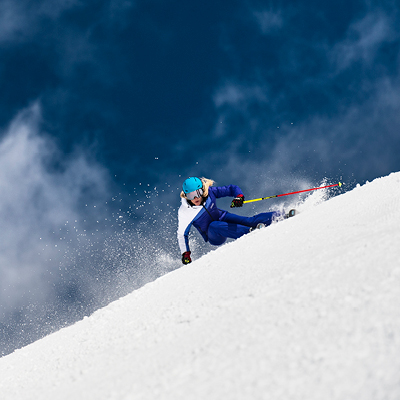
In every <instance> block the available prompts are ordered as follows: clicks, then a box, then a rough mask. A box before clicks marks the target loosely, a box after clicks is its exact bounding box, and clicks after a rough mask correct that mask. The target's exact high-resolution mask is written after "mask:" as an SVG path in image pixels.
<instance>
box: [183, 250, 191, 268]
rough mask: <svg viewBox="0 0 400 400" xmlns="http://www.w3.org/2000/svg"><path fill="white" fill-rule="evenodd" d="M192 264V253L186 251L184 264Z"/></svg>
mask: <svg viewBox="0 0 400 400" xmlns="http://www.w3.org/2000/svg"><path fill="white" fill-rule="evenodd" d="M191 262H192V259H191V258H190V251H185V252H184V253H183V254H182V264H184V265H186V264H190V263H191Z"/></svg>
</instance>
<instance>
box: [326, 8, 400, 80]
mask: <svg viewBox="0 0 400 400" xmlns="http://www.w3.org/2000/svg"><path fill="white" fill-rule="evenodd" d="M393 23H394V21H393V20H392V19H391V18H390V16H388V15H387V14H384V13H380V12H377V13H376V12H371V13H369V14H367V15H365V16H364V18H362V19H361V20H359V21H356V22H354V23H353V24H352V25H351V26H350V27H349V29H348V31H347V35H346V38H345V39H344V40H343V41H341V42H338V43H337V44H335V46H334V47H333V48H332V50H331V51H330V54H329V57H330V60H331V62H332V63H333V64H334V65H335V67H336V69H337V70H338V72H340V71H342V70H344V69H346V68H349V67H350V66H351V65H352V64H353V63H355V62H358V61H362V62H363V63H366V64H370V63H371V62H372V61H374V59H375V56H376V54H377V51H378V50H379V48H380V47H381V46H382V45H383V44H384V43H388V42H392V41H394V40H397V39H398V38H399V33H398V30H397V29H395V27H394V26H393Z"/></svg>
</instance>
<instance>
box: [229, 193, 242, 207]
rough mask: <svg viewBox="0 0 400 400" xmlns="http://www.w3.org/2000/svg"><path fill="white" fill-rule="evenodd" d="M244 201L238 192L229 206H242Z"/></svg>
mask: <svg viewBox="0 0 400 400" xmlns="http://www.w3.org/2000/svg"><path fill="white" fill-rule="evenodd" d="M243 202H244V196H243V195H242V194H238V195H237V196H236V197H235V198H234V199H233V200H232V203H231V208H234V207H242V206H243Z"/></svg>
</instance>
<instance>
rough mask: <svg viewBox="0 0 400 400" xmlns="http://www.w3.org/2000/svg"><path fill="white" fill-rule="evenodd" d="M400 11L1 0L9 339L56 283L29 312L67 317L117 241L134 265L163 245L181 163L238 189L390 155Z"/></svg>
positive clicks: (399, 104)
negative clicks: (49, 307)
mask: <svg viewBox="0 0 400 400" xmlns="http://www.w3.org/2000/svg"><path fill="white" fill-rule="evenodd" d="M399 12H400V5H399V4H398V2H396V1H369V0H368V1H355V0H351V1H337V2H334V3H332V2H320V1H306V2H302V3H297V2H284V1H271V2H265V1H241V2H232V1H219V2H211V1H201V2H200V1H192V2H183V1H169V2H165V1H159V0H137V1H129V0H108V1H99V0H97V1H85V2H83V1H78V0H64V1H58V2H57V4H55V3H54V2H52V1H49V0H38V1H35V3H34V4H33V3H32V2H31V1H24V0H21V1H19V2H14V1H11V0H0V60H1V61H0V85H1V96H0V165H1V166H2V168H1V174H0V188H1V191H2V196H1V200H0V222H1V223H2V226H3V233H2V245H1V247H0V261H1V265H0V268H1V277H2V291H3V293H2V304H3V311H2V313H3V314H2V315H3V319H2V322H1V324H3V325H2V327H3V328H2V329H6V330H7V335H8V337H10V338H11V339H10V342H13V343H20V342H19V341H18V340H22V339H18V338H15V332H20V331H21V328H20V326H21V325H23V323H24V321H25V320H26V319H27V318H28V317H27V314H29V313H28V312H27V311H26V310H27V309H28V308H29V307H31V308H33V309H34V310H33V311H32V310H31V311H30V312H31V316H32V315H36V314H40V313H41V315H42V314H43V312H42V311H40V310H42V309H43V304H45V305H48V304H49V303H51V302H53V303H54V298H55V297H56V298H57V299H59V308H58V309H57V310H56V311H54V312H51V313H50V314H51V315H50V316H48V315H47V314H43V315H45V317H46V318H47V317H48V318H47V319H46V321H47V322H48V321H50V322H48V323H49V325H52V324H53V325H54V324H56V323H55V322H52V321H54V318H55V317H54V315H55V313H58V314H59V315H60V314H62V315H63V318H64V319H66V320H68V321H70V320H71V318H70V319H68V318H69V317H68V315H71V313H72V314H74V315H78V316H79V315H80V314H79V312H78V311H77V310H76V308H77V304H78V305H79V306H80V307H83V308H84V307H87V306H88V304H89V303H90V304H91V305H92V308H96V307H97V306H98V305H99V304H103V303H104V302H106V300H104V299H107V298H113V297H115V296H116V295H117V294H119V293H120V292H118V290H117V289H115V288H116V287H117V286H118V285H119V286H118V287H120V286H121V285H122V286H123V283H121V282H123V277H121V278H118V279H117V280H118V282H117V283H115V282H113V283H110V284H108V283H107V284H106V283H104V282H109V281H110V274H111V275H112V273H113V272H115V268H117V267H116V266H117V265H119V264H121V263H122V264H123V265H124V266H125V269H124V271H122V272H121V274H122V275H123V276H125V275H126V276H129V277H131V276H132V275H134V274H133V273H132V271H131V270H129V268H132V267H130V266H131V265H132V261H130V259H131V258H132V257H130V256H126V258H124V259H123V260H122V261H121V257H123V256H122V255H121V254H130V255H131V256H132V254H133V253H135V257H134V258H135V262H134V263H133V264H134V265H135V268H136V267H137V265H138V264H140V265H141V267H140V268H139V267H138V268H137V269H140V270H145V269H146V268H150V269H151V267H147V266H148V265H149V263H148V262H144V261H143V262H142V261H138V258H140V259H141V260H143V259H147V257H150V258H151V259H152V258H154V257H155V256H156V255H157V257H158V258H159V259H160V258H161V259H164V260H166V261H165V262H164V264H167V265H170V264H169V263H170V262H171V263H172V261H171V260H170V257H172V259H173V258H174V257H175V256H176V257H177V258H179V254H175V253H174V250H173V249H174V248H175V247H174V246H175V243H174V229H175V226H174V224H175V222H176V220H175V211H176V207H177V205H178V201H177V195H178V193H177V191H178V189H177V188H179V186H180V183H181V181H182V180H183V179H184V178H185V177H187V176H192V175H202V176H207V177H210V178H213V179H215V180H216V181H217V183H219V184H230V183H235V184H238V185H239V186H241V187H242V189H243V190H244V192H245V195H246V196H247V197H248V198H251V197H260V196H265V195H272V194H276V193H280V192H283V191H292V190H296V189H304V188H305V187H307V186H309V185H311V186H314V185H318V184H319V183H320V182H322V180H323V179H324V178H327V179H328V181H332V182H336V181H337V180H339V179H340V180H343V181H345V182H346V183H347V184H348V187H351V186H352V185H354V184H355V183H363V182H365V181H366V180H372V179H374V178H376V177H379V176H382V175H387V174H389V173H390V172H392V171H398V170H399V169H400V133H399V127H400V51H399V50H400V28H399V27H400V14H399ZM271 204H272V205H273V203H271ZM269 206H270V205H268V207H269ZM89 209H90V212H89V211H88V210H89ZM248 212H252V210H250V209H249V211H248ZM120 217H121V218H120ZM125 219H126V220H129V222H128V221H126V224H125V225H123V224H122V223H121V220H124V222H125ZM146 221H147V223H146ZM98 224H100V225H101V227H100V225H98ZM127 224H129V228H127V226H128V225H127ZM72 225H74V226H72ZM138 226H140V227H141V228H140V229H139V228H138ZM154 226H155V227H157V228H156V232H158V231H162V232H163V233H162V234H161V233H160V234H157V233H155V232H154V229H152V227H154ZM160 226H161V227H162V229H160V228H159V227H160ZM166 233H167V234H166ZM60 241H61V242H60ZM148 242H150V243H151V245H148ZM132 243H134V244H135V243H136V244H137V246H136V247H135V245H134V244H132ZM134 247H135V248H134ZM83 248H84V249H85V250H84V251H83V250H82V249H83ZM160 248H163V249H164V252H163V254H161V255H160V254H159V253H158V251H159V250H160ZM21 249H23V250H21ZM43 249H45V250H46V251H44V250H43ZM49 249H52V250H51V252H50V250H49ZM121 249H123V250H124V251H125V253H124V251H121ZM127 249H128V250H129V251H128V250H127ZM149 249H150V250H149ZM140 251H142V253H140ZM143 252H145V253H146V257H144V256H143ZM50 253H51V254H50ZM94 254H95V257H94ZM105 254H107V255H106V256H105ZM85 257H89V258H90V261H89V260H88V259H87V258H85ZM96 257H97V258H96ZM113 257H114V258H113ZM163 257H164V258H163ZM82 258H85V259H84V260H83V259H82ZM94 258H96V262H94V261H93V259H94ZM106 259H107V262H106V261H105V260H106ZM141 263H142V264H141ZM100 264H101V265H103V266H104V267H102V268H99V265H100ZM145 264H146V265H147V266H146V267H145ZM160 265H162V263H160ZM171 265H172V264H171ZM153 268H155V269H156V270H157V268H161V269H162V267H160V266H158V264H157V266H154V265H153ZM168 268H169V267H168ZM171 268H174V267H171ZM117 269H118V268H117ZM88 270H90V272H88ZM99 270H101V273H99ZM60 271H64V272H60ZM109 271H112V272H109ZM160 271H161V270H160ZM160 271H159V272H153V273H150V274H149V277H146V278H143V279H142V280H141V279H139V278H135V279H136V281H135V282H136V284H137V285H140V283H141V282H142V281H145V280H146V279H152V278H154V276H156V275H157V274H158V273H162V271H161V272H160ZM99 274H100V275H101V274H103V275H102V276H101V277H99ZM124 274H125V275H124ZM114 275H115V274H114ZM122 275H121V276H122ZM145 275H146V274H145ZM43 276H45V279H43ZM126 276H125V277H126ZM135 276H136V277H137V276H138V274H136V275H135ZM146 276H147V275H146ZM102 279H103V280H102ZM132 279H133V278H132ZM135 279H133V280H135ZM99 280H100V281H101V282H103V283H102V284H101V288H100V289H101V290H100V289H99V287H98V286H96V284H95V282H98V281H99ZM111 287H112V290H111V289H110V288H111ZM110 290H111V292H112V294H109V295H108V294H107V293H108V292H109V291H110ZM124 290H129V288H128V289H124ZM100 292H101V293H100ZM122 292H123V290H122ZM122 292H121V293H122ZM27 293H31V294H30V295H28V294H27ZM32 293H33V294H32ZM66 299H67V300H68V301H67V300H66ZM99 299H100V300H99ZM66 301H67V302H68V305H66ZM4 304H5V305H4ZM32 304H35V306H30V305H32ZM57 304H58V303H57ZM18 307H19V309H21V308H22V310H25V311H20V312H16V311H15V310H16V309H18ZM71 309H73V312H72V311H71ZM38 310H39V311H38ZM18 318H19V319H20V321H22V322H21V323H20V325H19V328H15V329H14V328H13V327H11V328H10V321H14V322H15V321H16V320H17V319H18ZM38 320H39V322H38V324H37V325H41V326H43V320H44V317H43V318H42V317H38ZM7 321H8V322H7ZM47 322H46V323H47ZM57 323H59V321H58V322H57ZM4 327H5V328H4ZM32 329H34V328H32ZM35 329H36V328H35ZM49 329H51V328H49ZM18 335H19V336H18ZM18 335H17V336H18V337H19V338H20V336H21V334H20V333H18ZM37 335H40V332H39V333H38V334H37ZM33 337H35V335H33V336H32V338H33ZM23 340H25V341H26V340H28V339H26V338H23Z"/></svg>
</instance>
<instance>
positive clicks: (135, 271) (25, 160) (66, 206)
mask: <svg viewBox="0 0 400 400" xmlns="http://www.w3.org/2000/svg"><path fill="white" fill-rule="evenodd" d="M40 126H41V110H40V105H39V104H38V103H35V104H34V105H32V106H31V107H30V108H28V109H26V110H24V111H22V112H20V113H19V114H18V115H17V117H16V118H15V119H14V120H13V121H12V123H11V124H10V126H9V127H8V129H6V130H5V131H3V132H1V141H0V193H1V196H0V224H1V230H0V304H1V306H0V330H1V335H0V337H1V339H0V348H1V354H6V353H8V352H9V351H11V350H13V349H14V348H16V347H20V346H21V345H24V344H27V343H29V342H31V341H33V340H35V339H37V338H38V337H41V336H42V335H44V334H46V333H48V332H50V331H53V330H54V329H57V328H58V327H59V326H60V325H63V324H68V323H71V322H73V321H75V320H77V319H79V318H81V317H82V316H83V315H87V314H88V313H90V312H91V311H93V310H95V309H97V308H98V307H99V306H101V305H104V304H107V303H108V302H109V301H111V300H113V299H115V298H117V297H118V296H120V295H123V294H126V293H127V292H129V291H131V290H132V288H134V287H138V286H141V285H143V284H144V283H146V282H148V281H149V280H152V279H155V278H156V277H157V276H159V275H161V274H163V273H165V272H166V271H168V270H170V269H173V268H176V262H175V264H174V263H173V259H172V258H171V256H170V255H169V253H168V252H169V251H173V250H169V249H170V248H171V249H172V244H171V243H170V244H171V246H169V245H168V243H166V239H164V238H163V235H159V232H163V234H165V233H166V232H168V235H167V236H168V237H169V238H171V237H175V234H174V235H172V234H171V232H169V231H167V229H173V228H174V227H175V225H176V224H174V223H171V218H172V214H171V213H165V212H164V211H165V209H161V208H160V207H158V208H157V207H153V205H152V204H153V202H154V200H155V198H156V193H154V192H152V193H150V194H148V197H149V198H145V200H143V198H142V197H143V196H142V195H143V193H141V192H140V191H139V192H138V193H134V194H133V195H131V196H128V195H127V194H126V193H119V194H118V195H114V196H112V193H113V191H114V190H116V188H114V187H113V184H112V181H111V179H110V177H109V174H108V171H107V170H105V169H104V168H103V167H102V166H101V165H99V164H98V163H97V162H96V161H94V157H93V156H92V155H91V154H90V153H91V152H90V150H88V149H85V150H83V149H76V150H75V151H74V152H73V153H72V154H70V155H69V156H65V155H64V154H61V152H60V151H59V150H58V148H57V146H56V143H55V141H54V140H52V139H51V138H50V137H48V136H46V135H45V134H44V133H43V132H41V131H40ZM146 202H147V203H148V204H145V203H146ZM161 215H163V217H161ZM166 226H167V227H166ZM153 227H156V229H153V230H152V229H151V228H153ZM160 237H161V238H160ZM160 242H162V243H160ZM160 249H163V250H160ZM175 261H176V259H175Z"/></svg>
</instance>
